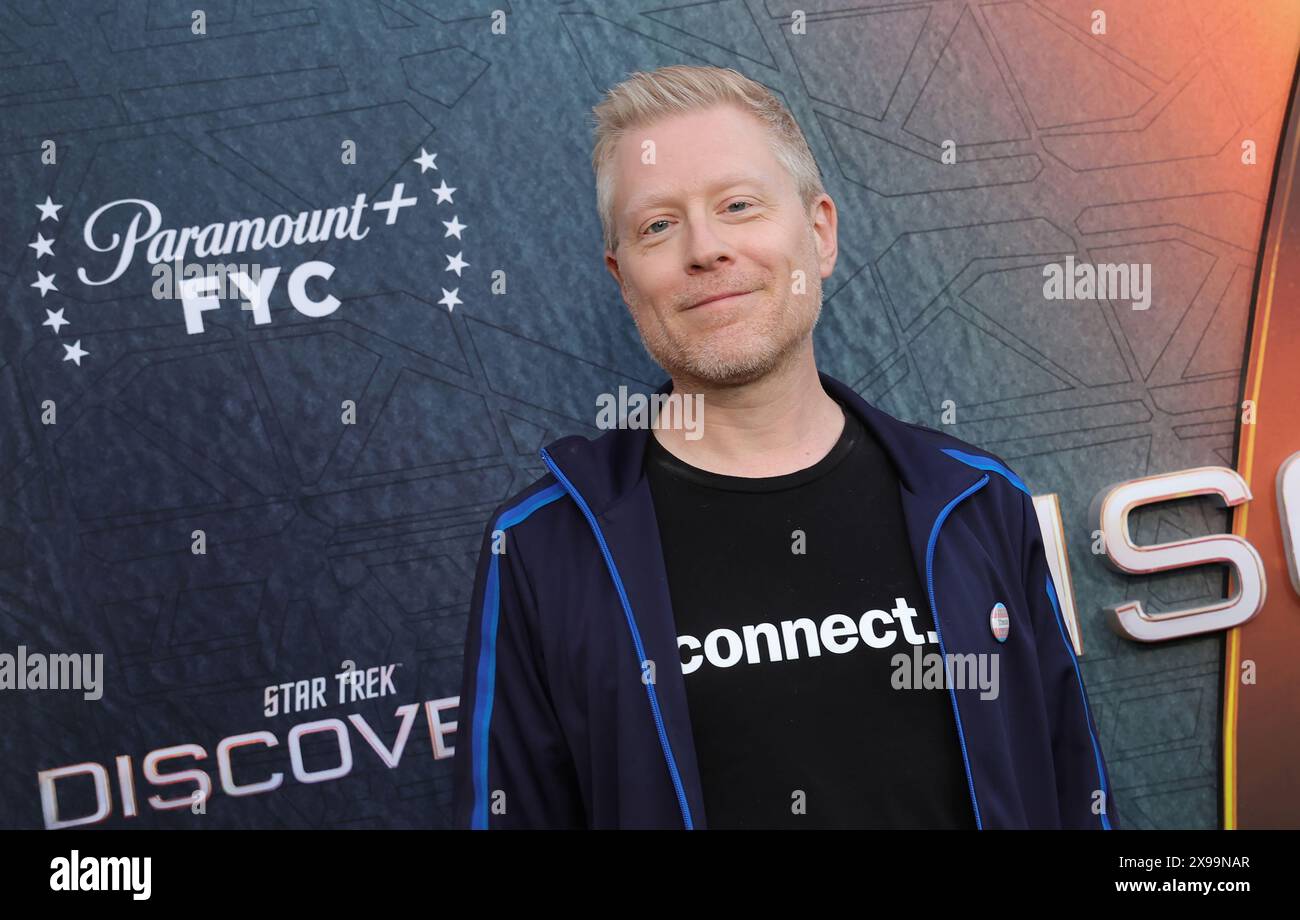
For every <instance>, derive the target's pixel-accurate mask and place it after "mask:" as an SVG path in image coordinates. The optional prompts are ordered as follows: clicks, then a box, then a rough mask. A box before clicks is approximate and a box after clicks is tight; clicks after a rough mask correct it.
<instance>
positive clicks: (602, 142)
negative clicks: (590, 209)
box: [591, 64, 824, 250]
mask: <svg viewBox="0 0 1300 920" xmlns="http://www.w3.org/2000/svg"><path fill="white" fill-rule="evenodd" d="M719 104H729V105H733V106H735V107H736V108H738V109H740V111H742V112H746V113H748V114H751V115H753V116H755V117H757V118H758V119H759V120H760V121H762V122H763V125H764V126H765V127H766V128H767V131H768V135H769V136H770V137H771V139H772V153H773V155H774V156H775V157H776V159H777V162H779V163H780V164H781V165H782V166H784V167H785V169H786V171H788V172H789V173H790V176H791V177H792V178H793V179H794V183H795V188H796V189H797V190H798V193H799V199H800V201H802V202H803V206H804V209H805V211H807V210H809V209H810V208H811V207H812V202H813V199H814V198H816V197H817V196H818V195H820V194H823V192H824V189H823V187H822V180H821V172H820V170H819V169H818V168H817V160H816V158H815V157H813V154H812V150H810V149H809V147H808V141H807V139H805V138H804V135H803V131H801V130H800V129H799V124H798V122H796V121H795V120H794V116H793V115H791V114H790V110H789V109H787V108H786V107H785V105H784V104H782V102H781V100H779V99H777V98H776V96H774V95H772V93H771V92H770V91H769V90H768V89H767V87H765V86H763V85H762V84H761V83H757V82H755V81H754V80H751V79H750V78H749V77H747V76H745V75H744V74H742V73H739V72H738V71H735V70H732V69H731V68H730V67H694V66H690V65H686V64H674V65H672V66H671V67H660V68H659V69H658V70H654V71H651V72H649V73H645V72H643V71H638V72H637V73H634V74H632V75H631V76H630V77H628V79H626V80H624V81H623V82H622V83H620V84H618V85H617V86H615V87H614V88H613V89H611V90H609V92H607V93H606V94H605V98H604V99H602V100H601V101H600V103H599V104H597V105H596V107H595V108H593V109H592V114H593V115H594V116H595V127H594V134H595V146H594V148H593V149H592V152H591V167H592V170H593V171H594V172H595V174H596V209H597V211H598V212H599V213H600V225H601V230H602V232H603V234H604V237H605V248H606V249H609V250H616V249H618V229H617V227H616V226H615V221H614V213H613V211H614V178H613V175H612V174H611V172H610V169H609V166H610V161H611V160H612V159H613V156H614V148H615V146H616V145H617V144H618V142H619V140H620V139H621V138H622V137H623V136H624V135H625V134H627V132H629V131H631V130H633V129H636V128H644V127H646V126H647V125H649V124H651V123H653V122H655V121H658V120H659V119H661V118H663V117H665V116H669V115H679V114H683V113H686V112H691V111H696V110H699V109H706V108H711V107H713V106H715V105H719Z"/></svg>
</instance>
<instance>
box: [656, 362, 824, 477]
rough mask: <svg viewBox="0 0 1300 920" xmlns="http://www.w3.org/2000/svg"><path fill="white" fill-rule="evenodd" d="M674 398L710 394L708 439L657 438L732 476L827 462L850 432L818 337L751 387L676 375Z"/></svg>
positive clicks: (660, 434)
mask: <svg viewBox="0 0 1300 920" xmlns="http://www.w3.org/2000/svg"><path fill="white" fill-rule="evenodd" d="M673 393H674V394H678V393H680V394H681V395H682V396H684V397H685V396H694V395H695V394H697V393H698V394H701V395H702V396H703V405H704V413H703V428H702V432H703V436H702V437H699V438H697V439H695V440H688V439H687V438H686V432H685V431H683V430H681V429H680V428H660V427H658V426H656V427H655V428H654V430H653V432H652V434H653V437H654V438H655V439H656V440H657V441H658V442H659V443H660V444H661V445H663V447H664V448H665V449H666V450H667V451H668V452H669V453H671V454H673V455H675V456H676V457H678V458H679V459H681V460H683V461H685V462H686V463H689V464H690V465H691V466H694V467H697V468H699V469H702V470H708V471H709V472H712V473H720V474H723V475H727V476H745V477H750V478H754V477H765V476H784V475H786V474H787V473H793V472H796V471H798V470H802V469H805V468H807V467H810V466H812V465H813V464H815V463H816V462H817V461H818V460H820V459H821V458H822V457H825V456H826V455H827V454H828V453H830V450H831V448H832V447H834V446H835V442H836V441H838V440H839V437H840V434H841V433H842V432H843V430H844V413H843V412H842V411H841V410H840V407H839V404H838V403H836V402H835V400H834V399H832V398H831V397H830V396H829V395H828V394H827V393H826V391H825V390H824V389H823V388H822V384H821V379H820V378H819V377H818V376H817V365H816V362H815V361H814V360H813V349H812V340H811V337H809V340H808V342H807V343H806V345H805V347H804V348H802V349H801V350H799V351H798V352H796V353H794V354H793V355H791V360H789V361H787V362H785V363H784V364H782V365H781V366H779V367H777V368H775V369H774V370H773V371H772V372H771V373H769V374H767V375H766V376H764V377H762V378H761V379H759V380H755V381H753V382H751V383H746V384H742V385H739V386H717V385H711V384H708V383H706V382H703V381H699V380H694V379H691V378H689V377H686V376H679V375H676V374H674V375H673Z"/></svg>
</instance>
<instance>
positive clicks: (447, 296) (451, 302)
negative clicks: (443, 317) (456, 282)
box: [438, 288, 465, 313]
mask: <svg viewBox="0 0 1300 920" xmlns="http://www.w3.org/2000/svg"><path fill="white" fill-rule="evenodd" d="M459 290H460V288H456V289H455V290H453V291H449V290H447V289H446V288H443V289H442V300H440V301H438V303H440V304H445V305H446V307H447V312H448V313H450V312H451V311H452V308H453V307H455V306H456V304H458V303H464V302H465V301H463V300H461V299H460V298H459V297H457V296H456V291H459Z"/></svg>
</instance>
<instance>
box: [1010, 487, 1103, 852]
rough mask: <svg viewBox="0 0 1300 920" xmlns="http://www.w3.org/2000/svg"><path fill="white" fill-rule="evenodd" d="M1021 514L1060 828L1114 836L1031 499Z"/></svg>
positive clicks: (1096, 744)
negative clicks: (1100, 832) (1059, 813)
mask: <svg viewBox="0 0 1300 920" xmlns="http://www.w3.org/2000/svg"><path fill="white" fill-rule="evenodd" d="M1021 507H1022V512H1023V514H1024V534H1025V540H1024V547H1025V549H1024V553H1025V558H1024V560H1023V561H1024V565H1023V567H1022V568H1023V571H1024V573H1025V598H1026V600H1027V601H1028V605H1029V612H1030V616H1031V618H1032V620H1033V628H1034V641H1035V644H1036V646H1037V652H1038V662H1039V674H1040V675H1041V678H1042V682H1043V701H1044V705H1045V706H1046V709H1047V717H1048V720H1049V724H1050V728H1051V733H1052V761H1053V763H1054V764H1055V767H1056V791H1057V799H1058V802H1059V805H1060V811H1061V827H1066V828H1089V829H1104V830H1113V829H1117V828H1118V827H1119V824H1118V821H1117V818H1116V814H1115V808H1114V805H1115V803H1114V801H1113V797H1112V789H1111V785H1110V776H1109V774H1108V772H1107V770H1106V761H1105V758H1104V757H1103V756H1102V752H1101V743H1100V740H1099V738H1098V734H1097V726H1096V723H1095V722H1094V721H1093V718H1092V709H1091V707H1090V706H1089V704H1088V694H1087V691H1086V690H1085V689H1084V685H1083V672H1082V670H1081V669H1080V668H1079V661H1078V659H1077V658H1076V657H1075V654H1074V645H1073V643H1071V641H1070V636H1069V632H1068V631H1067V630H1066V627H1065V619H1064V617H1063V616H1062V615H1061V605H1060V600H1059V597H1058V595H1057V593H1056V585H1055V584H1054V583H1053V581H1052V575H1051V570H1050V569H1049V568H1048V565H1047V554H1046V552H1045V551H1044V544H1043V537H1042V530H1041V528H1040V527H1039V524H1038V516H1037V515H1036V514H1035V513H1034V505H1033V499H1032V498H1031V497H1030V496H1028V495H1022V496H1021Z"/></svg>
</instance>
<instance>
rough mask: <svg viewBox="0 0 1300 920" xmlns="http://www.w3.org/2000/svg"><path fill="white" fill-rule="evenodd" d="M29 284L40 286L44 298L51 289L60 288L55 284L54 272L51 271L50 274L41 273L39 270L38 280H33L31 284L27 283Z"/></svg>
mask: <svg viewBox="0 0 1300 920" xmlns="http://www.w3.org/2000/svg"><path fill="white" fill-rule="evenodd" d="M27 286H28V287H34V288H39V289H40V292H41V297H42V298H44V297H45V295H46V294H47V293H49V292H50V291H57V290H58V288H57V287H55V285H54V272H50V273H49V274H48V275H43V274H41V273H40V272H37V273H36V280H35V281H33V282H32V283H31V284H29V285H27Z"/></svg>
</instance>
